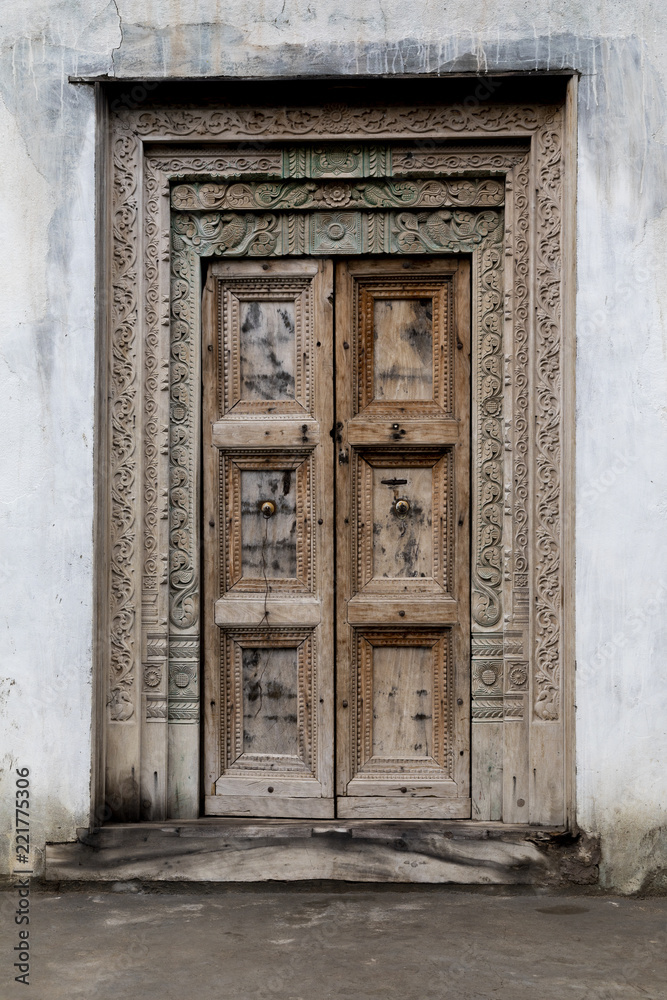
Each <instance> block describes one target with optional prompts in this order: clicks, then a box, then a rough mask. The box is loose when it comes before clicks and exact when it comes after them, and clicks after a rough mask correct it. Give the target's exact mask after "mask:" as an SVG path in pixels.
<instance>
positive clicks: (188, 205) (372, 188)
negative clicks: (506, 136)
mask: <svg viewBox="0 0 667 1000" xmlns="http://www.w3.org/2000/svg"><path fill="white" fill-rule="evenodd" d="M504 200H505V187H504V184H503V183H502V181H499V180H492V179H489V178H465V179H460V180H444V181H443V180H434V179H430V180H421V179H417V180H404V181H394V180H387V179H385V178H382V179H378V180H376V181H371V180H368V181H365V182H364V183H351V182H350V181H347V180H338V181H327V182H324V183H319V184H318V183H315V182H314V181H309V182H305V183H304V182H299V181H283V182H280V183H276V182H272V183H266V182H264V183H261V182H251V181H244V182H241V181H236V182H232V183H229V184H221V183H213V182H209V183H204V184H202V183H189V184H177V185H176V186H175V187H174V188H173V189H172V192H171V205H172V208H173V209H174V210H176V211H179V212H198V211H206V212H211V211H231V212H242V211H251V210H255V211H263V212H266V211H293V210H301V211H312V210H313V209H324V210H326V209H345V208H352V209H362V210H370V209H381V208H471V207H474V208H479V207H484V208H489V207H497V206H499V205H502V204H503V202H504Z"/></svg>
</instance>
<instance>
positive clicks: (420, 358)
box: [373, 297, 433, 402]
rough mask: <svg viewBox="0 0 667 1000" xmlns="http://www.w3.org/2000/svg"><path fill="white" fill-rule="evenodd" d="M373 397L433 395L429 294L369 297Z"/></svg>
mask: <svg viewBox="0 0 667 1000" xmlns="http://www.w3.org/2000/svg"><path fill="white" fill-rule="evenodd" d="M373 398H374V399H377V400H395V401H401V402H402V401H404V400H406V399H432V398H433V300H432V298H430V297H429V298H398V297H396V298H376V299H374V300H373Z"/></svg>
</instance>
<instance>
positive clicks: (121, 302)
mask: <svg viewBox="0 0 667 1000" xmlns="http://www.w3.org/2000/svg"><path fill="white" fill-rule="evenodd" d="M112 152H113V164H114V178H115V183H116V188H117V193H118V199H117V202H116V204H115V206H114V212H113V217H112V226H113V239H114V253H113V257H112V269H113V270H112V282H113V298H112V320H111V322H112V332H111V352H112V363H111V399H110V403H109V416H110V425H111V441H110V450H111V476H110V492H111V512H110V513H111V517H110V564H111V587H110V633H111V635H110V637H111V649H110V671H109V685H110V688H109V718H110V720H111V721H112V722H127V721H129V720H130V719H132V718H133V716H134V715H135V711H136V697H137V686H136V678H135V657H136V640H135V627H136V616H137V578H136V569H135V556H136V543H137V500H138V495H137V487H138V484H137V438H136V416H137V414H136V410H137V393H138V385H137V383H138V379H137V309H138V306H137V243H138V232H137V229H138V227H137V174H138V155H137V142H136V139H135V138H134V137H133V136H131V135H127V134H116V135H114V137H113V142H112Z"/></svg>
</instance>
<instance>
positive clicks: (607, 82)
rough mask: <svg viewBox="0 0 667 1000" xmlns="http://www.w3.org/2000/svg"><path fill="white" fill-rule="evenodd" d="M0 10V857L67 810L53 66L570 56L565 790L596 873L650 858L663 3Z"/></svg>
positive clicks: (77, 625) (656, 866) (69, 639)
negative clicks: (573, 91)
mask: <svg viewBox="0 0 667 1000" xmlns="http://www.w3.org/2000/svg"><path fill="white" fill-rule="evenodd" d="M550 6H552V5H551V4H550V3H549V2H547V0H533V2H531V3H530V4H526V3H525V2H523V0H498V2H496V3H495V4H491V3H480V4H476V5H472V4H470V3H469V0H451V2H444V3H443V2H435V0H419V2H416V0H412V2H411V3H409V4H408V3H405V0H366V2H365V3H364V4H359V3H357V2H355V0H317V2H314V0H225V2H224V3H223V2H222V0H205V2H197V3H193V2H192V0H189V2H187V3H186V2H180V0H155V2H150V0H108V2H107V0H86V2H83V0H58V2H54V0H23V2H22V3H20V4H19V3H16V2H15V0H0V24H2V29H1V30H2V37H1V39H0V177H1V178H2V183H1V188H0V197H1V198H2V207H1V209H0V232H1V233H2V236H3V239H2V244H1V247H2V251H1V253H0V276H1V287H2V297H1V304H0V312H1V316H2V323H1V324H0V408H1V412H0V427H2V429H3V445H2V447H1V448H0V533H1V535H0V539H1V549H0V552H1V555H0V588H1V593H0V622H1V626H0V627H1V628H2V636H3V642H2V656H1V659H0V713H2V725H1V728H0V769H1V770H0V802H1V803H2V807H0V808H1V810H2V811H1V814H0V815H1V820H0V855H1V856H0V870H7V862H8V856H7V854H8V851H9V850H10V818H9V811H8V809H7V808H6V803H8V802H9V801H10V800H9V795H10V793H11V788H12V781H13V778H12V773H11V772H12V769H13V768H14V767H15V766H29V767H30V768H31V769H32V772H33V776H32V780H33V794H34V806H33V809H34V814H33V816H34V818H33V831H34V836H35V842H36V844H37V845H38V846H39V845H42V844H43V843H44V841H45V840H46V839H51V840H64V839H69V838H71V837H73V835H74V830H75V828H76V826H78V825H82V824H85V823H86V821H87V814H88V800H89V771H90V715H91V635H92V476H93V463H92V449H91V446H92V441H93V402H92V401H93V388H94V385H93V382H94V377H93V373H94V364H93V362H94V356H93V289H94V282H93V279H94V274H93V255H94V240H93V235H94V218H93V211H94V204H93V191H94V161H93V140H94V116H93V101H92V94H91V92H90V89H89V88H87V87H85V86H80V85H79V86H76V85H72V84H70V83H68V81H67V78H68V75H70V74H74V75H76V74H80V75H85V74H105V73H106V74H109V75H111V76H113V75H116V76H119V77H125V78H128V79H131V78H140V79H141V78H144V79H148V78H150V79H155V78H162V77H167V76H178V77H188V76H193V77H197V76H207V75H229V76H235V77H238V78H241V79H242V78H244V77H249V76H259V77H261V76H269V77H275V76H280V75H289V74H297V73H299V74H301V73H303V74H315V75H316V74H326V75H330V74H336V73H343V74H350V75H354V74H361V73H363V74H368V73H372V74H375V73H401V72H411V73H440V74H445V73H447V72H454V71H480V72H483V73H487V74H493V73H494V72H508V71H526V70H549V69H551V70H553V69H559V68H570V67H574V68H576V69H577V70H579V71H580V72H581V74H582V78H581V86H580V90H579V95H580V96H579V122H580V126H579V167H578V191H579V202H578V204H579V216H578V241H577V242H578V248H577V253H578V298H577V330H578V361H577V380H578V396H577V436H576V437H577V477H578V485H577V519H578V520H577V523H578V532H577V612H576V623H577V658H578V671H577V768H578V774H577V802H578V816H579V821H580V824H581V825H582V827H583V828H584V829H586V830H587V831H589V832H592V833H599V834H600V835H601V836H602V843H603V855H604V864H603V877H604V879H605V880H606V883H607V884H609V885H614V886H616V887H618V888H619V889H623V890H625V891H633V890H636V889H638V888H640V887H641V886H642V885H646V884H647V882H650V881H651V880H654V882H655V880H656V879H657V880H659V878H660V871H661V870H662V872H663V878H664V872H665V871H667V833H666V832H665V831H666V830H667V767H666V766H665V762H666V761H667V722H666V720H667V684H666V674H667V669H666V654H665V649H666V648H667V644H666V642H665V638H666V637H665V635H664V631H665V626H664V621H665V611H666V610H667V569H666V568H665V567H667V559H666V558H665V556H666V555H667V523H666V522H667V484H666V475H665V471H666V467H667V462H666V459H665V455H667V391H666V390H667V385H666V376H667V364H666V358H665V353H666V346H667V345H666V337H667V328H666V312H665V309H666V308H667V283H666V282H665V281H664V277H663V276H664V274H665V273H667V272H666V267H665V265H666V264H667V261H666V260H665V256H666V249H665V248H666V246H667V218H666V216H665V212H664V207H665V202H666V196H667V183H666V177H665V173H666V169H667V168H666V166H665V160H666V157H665V146H664V144H665V142H666V141H667V136H666V135H665V117H666V113H665V107H666V106H667V105H666V102H665V90H666V89H667V87H666V84H667V79H666V77H667V58H666V56H667V12H666V10H665V6H664V4H663V3H662V2H661V0H656V2H652V0H635V2H629V0H598V2H596V3H594V2H585V0H570V2H567V3H564V4H561V5H559V9H558V10H550V9H549V8H550Z"/></svg>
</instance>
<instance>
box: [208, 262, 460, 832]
mask: <svg viewBox="0 0 667 1000" xmlns="http://www.w3.org/2000/svg"><path fill="white" fill-rule="evenodd" d="M469 281H470V271H469V266H468V264H467V262H465V261H452V260H449V259H434V260H426V259H421V260H414V261H413V260H412V259H402V258H395V259H392V260H376V261H373V260H366V261H361V260H359V261H355V262H349V263H345V262H344V263H340V264H338V265H337V266H336V274H335V291H334V266H333V264H332V262H331V261H327V260H313V259H309V260H299V261H284V260H272V261H264V262H255V261H238V262H225V263H215V264H213V265H212V266H211V269H210V273H209V278H208V282H207V290H206V294H205V296H204V322H203V330H204V336H203V340H204V343H203V358H204V361H203V384H204V420H203V442H204V444H203V447H204V480H205V482H204V518H203V521H204V526H205V527H204V531H205V538H204V565H205V587H204V602H205V615H204V616H205V619H206V640H205V643H206V677H207V691H208V697H207V712H206V747H207V751H206V769H207V775H206V777H207V782H206V783H207V791H208V793H209V794H208V795H207V797H206V811H207V813H209V814H212V815H234V816H239V815H244V816H294V817H298V816H304V817H332V816H334V815H335V814H337V815H339V816H341V817H368V818H373V817H397V818H399V817H412V818H419V817H431V818H432V817H443V818H458V817H465V816H469V815H470V790H469V770H470V755H469V718H470V704H469V641H468V636H469V601H470V599H469V535H470V518H469V487H468V483H469V461H470V459H469V435H470V421H469V397H470V364H469V362H470V348H469V301H470V297H469V296H470V290H469ZM334 307H335V308H334ZM334 313H335V319H334ZM334 327H335V347H334ZM334 358H335V364H334ZM334 397H335V398H334ZM334 597H335V604H336V611H335V616H334ZM334 705H335V711H334ZM334 751H335V753H334ZM334 766H335V772H336V773H335V775H334Z"/></svg>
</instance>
